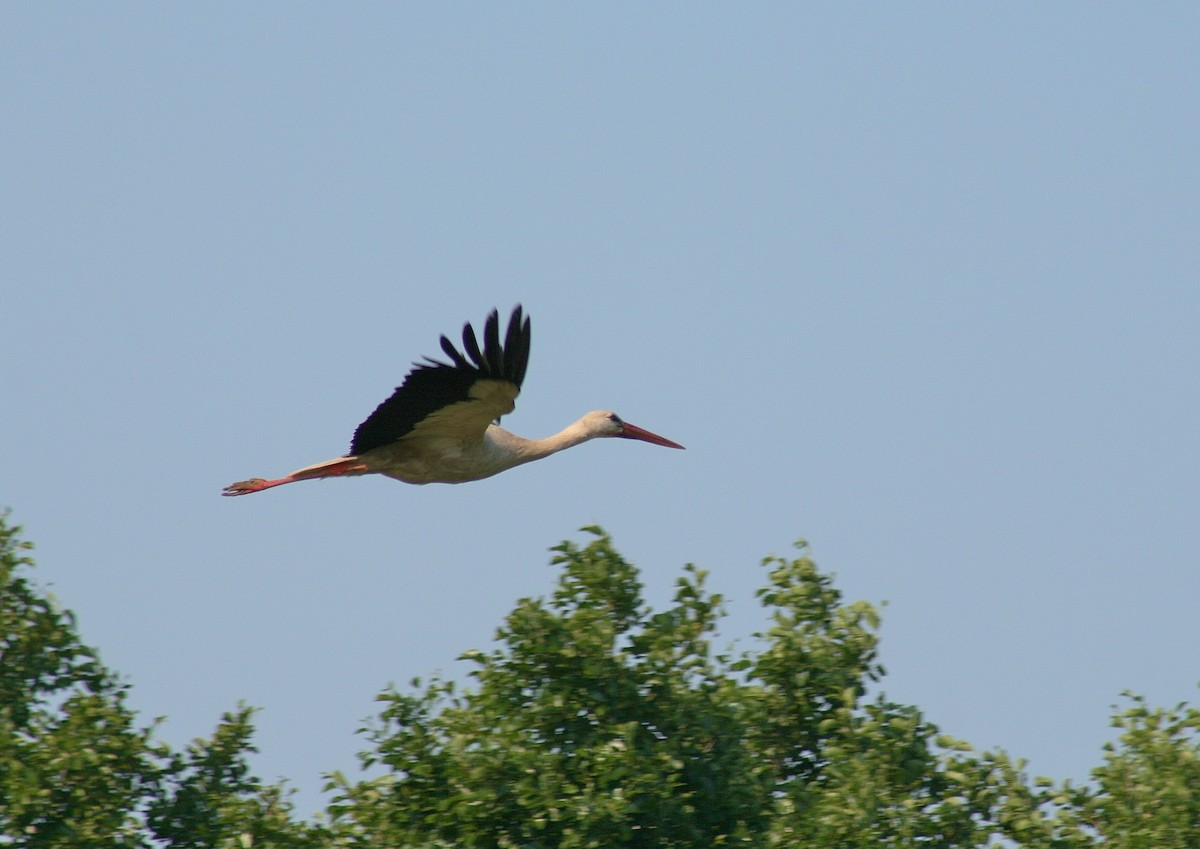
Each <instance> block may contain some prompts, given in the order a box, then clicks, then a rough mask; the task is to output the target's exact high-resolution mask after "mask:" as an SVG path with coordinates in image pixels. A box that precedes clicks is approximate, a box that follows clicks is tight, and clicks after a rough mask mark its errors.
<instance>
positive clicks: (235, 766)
mask: <svg viewBox="0 0 1200 849" xmlns="http://www.w3.org/2000/svg"><path fill="white" fill-rule="evenodd" d="M589 531H590V533H591V539H590V540H589V541H588V542H587V543H586V544H585V545H576V544H573V543H570V542H567V543H563V544H562V545H560V546H558V547H557V548H556V549H555V552H556V553H555V557H554V562H555V564H556V565H558V566H559V567H560V568H561V574H560V577H559V580H558V584H557V587H556V588H555V590H554V592H553V593H552V594H551V596H550V597H549V598H548V599H523V600H521V601H520V602H518V604H517V606H516V608H515V609H514V610H513V612H512V613H511V614H509V616H508V617H507V618H506V620H505V622H504V624H503V625H502V626H501V628H500V629H499V632H498V634H497V643H496V645H495V647H493V648H492V649H491V650H490V651H486V652H485V651H469V652H467V653H466V654H465V655H463V657H464V658H465V659H466V660H468V661H469V662H470V663H471V664H472V667H473V668H472V672H471V676H472V677H473V679H474V680H473V682H472V683H471V685H470V686H469V687H466V688H461V687H458V686H456V685H455V684H454V683H453V682H451V681H447V680H442V679H434V680H433V681H431V682H429V683H426V684H424V685H422V684H421V683H420V682H419V681H414V684H413V686H412V688H410V689H409V690H408V691H406V692H400V691H396V690H391V691H389V692H386V693H384V694H383V695H381V696H380V699H381V701H382V703H383V708H382V710H381V712H380V716H379V717H378V719H377V720H375V721H373V722H372V723H370V724H369V725H368V727H367V728H366V729H364V731H365V734H366V739H367V740H368V741H369V744H370V748H369V750H368V751H367V752H365V753H364V754H363V755H362V759H363V762H364V764H365V765H366V766H368V767H375V768H377V769H379V768H381V769H382V774H381V775H378V776H377V777H373V778H370V779H365V780H357V781H349V780H347V779H346V778H345V777H343V776H340V775H337V774H334V775H333V776H331V779H330V786H331V788H333V789H335V790H336V791H337V793H338V796H337V798H336V799H335V801H334V803H332V804H331V805H330V806H329V809H328V811H327V814H328V823H327V824H315V823H305V822H300V821H297V820H296V819H295V818H294V815H293V810H292V807H291V805H290V803H289V801H288V798H287V792H286V791H285V790H284V789H283V788H282V787H280V786H264V785H263V784H262V783H261V782H260V781H259V780H258V779H257V778H255V777H254V776H253V775H252V774H251V772H250V770H249V767H248V764H247V756H248V755H249V753H251V752H252V751H253V747H252V745H251V738H252V734H253V728H252V725H251V719H252V711H251V710H250V709H249V708H245V707H240V708H238V709H237V710H236V711H234V712H231V713H228V714H226V715H225V716H224V717H222V719H221V721H220V723H219V724H218V725H217V728H216V731H215V732H214V734H213V735H212V736H211V737H210V738H207V739H199V740H195V741H193V742H192V744H190V745H189V746H187V747H186V748H185V749H184V750H182V751H173V750H172V749H171V748H170V747H168V746H166V745H165V744H163V743H161V742H158V741H156V740H155V738H154V727H153V726H150V727H139V726H138V725H137V723H136V721H135V717H134V715H133V714H132V712H131V711H130V710H129V708H128V707H127V706H126V704H125V697H126V694H127V689H126V686H125V685H123V684H121V683H119V682H118V681H117V679H116V678H115V676H114V675H113V674H112V673H111V672H110V671H109V670H107V669H106V668H105V667H104V666H103V664H101V662H100V661H99V659H98V657H97V655H96V653H95V652H94V651H93V650H92V649H90V648H89V647H87V646H85V645H84V644H83V643H82V642H81V641H80V639H79V636H78V634H77V632H76V627H75V622H74V618H73V617H72V615H71V614H70V612H69V611H65V610H62V609H60V608H59V607H57V606H56V605H55V604H54V602H53V600H52V599H50V598H49V597H48V596H47V595H45V594H44V593H42V592H40V591H39V590H38V589H37V587H36V586H35V585H33V584H32V583H31V582H30V580H29V578H28V575H27V573H28V571H29V569H30V567H32V561H31V560H30V559H29V556H28V550H29V546H28V544H26V543H23V542H21V541H20V540H19V538H18V529H15V528H10V527H9V526H8V525H7V522H6V517H5V516H4V515H3V514H0V847H4V846H19V847H39V848H40V847H47V849H49V847H53V849H73V847H116V849H121V847H139V848H140V847H146V849H150V847H155V849H158V847H162V849H174V848H175V847H178V849H183V847H188V849H217V847H221V849H254V847H289V849H290V847H295V849H360V847H373V849H374V847H386V848H387V849H402V847H422V848H424V847H450V846H454V847H466V849H475V848H476V847H487V848H488V849H492V847H495V849H501V848H502V847H522V849H535V847H552V846H553V847H605V849H624V847H689V849H690V847H712V846H718V847H719V846H747V847H756V849H757V847H763V849H768V847H770V848H771V849H774V847H779V849H782V847H788V848H789V849H791V847H800V848H801V849H803V847H822V848H823V849H824V848H825V847H835V848H836V849H843V848H844V849H855V848H856V847H863V849H866V847H872V849H873V848H874V847H880V846H882V847H895V849H899V848H900V847H936V849H951V847H954V848H955V849H957V847H974V846H1000V845H1003V846H1016V847H1028V849H1100V847H1103V849H1184V847H1188V848H1189V849H1190V847H1196V846H1200V711H1197V710H1195V709H1193V708H1190V707H1188V706H1187V705H1178V706H1176V707H1175V708H1174V709H1169V710H1168V709H1160V708H1151V707H1150V706H1148V705H1147V704H1146V703H1145V700H1144V699H1142V698H1140V697H1137V696H1129V704H1128V705H1127V706H1125V707H1124V708H1123V709H1117V710H1114V716H1113V724H1114V727H1115V728H1116V729H1117V731H1118V736H1117V737H1116V739H1114V740H1113V741H1112V742H1111V743H1110V744H1108V745H1107V746H1105V749H1104V752H1103V762H1102V763H1101V765H1100V766H1098V767H1097V768H1096V769H1095V770H1093V773H1092V778H1091V781H1090V782H1088V783H1087V784H1085V785H1081V786H1076V785H1072V784H1071V783H1070V782H1062V783H1057V782H1055V781H1052V780H1050V779H1044V778H1038V779H1033V780H1031V779H1030V778H1029V777H1028V776H1027V775H1026V774H1025V772H1024V763H1023V762H1022V761H1019V760H1017V761H1014V760H1011V759H1010V758H1009V757H1008V756H1007V755H1006V754H1005V753H1003V752H976V751H975V750H973V749H972V748H971V747H970V746H969V745H968V744H967V743H965V742H961V741H957V740H954V739H953V738H951V737H949V736H946V735H944V734H941V733H940V732H939V730H938V729H937V728H936V727H935V726H934V725H933V724H932V723H930V722H929V721H928V720H927V719H926V718H925V717H924V716H923V715H922V714H921V712H920V711H919V710H918V709H917V708H916V707H913V706H910V705H903V704H897V703H895V702H892V701H890V700H889V699H887V698H886V696H885V695H883V694H881V693H879V691H878V684H879V682H880V681H881V679H882V676H883V669H882V668H881V667H880V665H879V663H878V660H877V649H878V634H877V631H878V625H879V616H878V612H877V610H876V609H875V608H874V607H872V606H871V605H869V604H867V603H864V602H854V603H845V602H843V600H842V598H841V595H840V593H839V592H838V591H837V590H836V588H835V587H834V586H833V582H832V579H831V578H830V577H829V576H827V575H824V574H822V573H821V572H820V571H819V570H818V569H817V568H816V566H815V565H814V564H813V562H812V561H811V560H810V559H809V558H808V557H807V556H806V552H805V551H804V550H801V552H800V556H798V557H796V558H794V559H790V560H789V559H782V558H768V559H767V560H766V561H764V565H765V566H766V570H767V579H766V584H765V586H764V587H763V588H762V590H761V591H760V592H759V598H760V601H761V603H762V604H763V606H764V607H765V608H766V611H767V614H768V625H767V627H766V629H765V630H764V631H762V632H761V633H759V634H756V635H754V641H753V645H754V650H753V651H740V652H736V653H735V652H733V651H726V652H718V651H714V650H713V647H712V644H711V643H712V640H713V637H714V635H715V632H716V627H717V624H718V623H719V620H720V617H721V615H722V607H723V603H722V599H721V597H720V596H719V595H717V594H714V593H710V592H709V591H708V590H707V589H706V586H705V577H706V576H705V573H704V572H703V571H702V570H700V569H697V568H695V567H693V566H687V567H685V569H684V572H683V575H682V576H681V577H680V578H679V579H678V581H677V584H676V588H675V594H674V599H673V601H672V602H671V605H670V606H669V607H668V608H667V609H666V610H663V611H658V612H656V611H654V610H652V609H650V608H649V607H648V606H647V605H646V604H645V603H644V602H643V600H642V588H641V584H640V583H639V580H638V575H637V571H636V569H634V567H633V566H632V565H631V564H630V563H628V562H627V561H625V560H624V559H623V558H622V557H621V556H620V555H619V554H618V553H617V552H616V550H615V549H614V548H613V545H612V542H611V540H610V539H609V538H608V537H607V536H606V535H605V534H604V533H603V532H601V531H600V530H599V529H596V528H592V529H589Z"/></svg>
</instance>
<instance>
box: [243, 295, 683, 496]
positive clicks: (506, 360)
mask: <svg viewBox="0 0 1200 849" xmlns="http://www.w3.org/2000/svg"><path fill="white" fill-rule="evenodd" d="M521 317H522V316H521V307H520V306H518V307H517V308H516V309H515V310H513V315H512V318H511V319H510V321H509V327H508V333H507V334H506V340H505V344H504V345H503V346H502V345H501V344H500V341H499V327H498V322H499V319H498V316H497V314H496V312H495V311H493V312H492V313H491V315H490V316H489V317H488V321H487V324H486V326H485V331H484V347H483V348H482V349H480V347H479V345H478V342H477V340H476V338H475V333H474V330H473V329H472V328H471V326H470V325H469V324H468V325H466V326H465V327H464V328H463V347H464V349H465V350H466V352H467V354H468V356H469V357H470V360H468V359H467V357H464V356H463V355H462V354H461V353H460V352H459V351H458V350H457V349H456V348H455V347H454V346H453V344H452V343H450V341H449V340H448V339H446V337H445V336H443V337H442V340H441V341H442V350H443V351H445V352H446V354H447V355H448V356H449V357H450V359H451V360H452V361H453V363H441V362H438V361H435V360H430V361H428V363H419V364H418V365H417V366H416V368H415V369H413V371H412V372H410V373H409V375H408V377H407V378H406V379H405V382H404V384H403V385H402V386H400V387H399V388H397V390H396V392H395V393H394V394H393V395H392V397H391V398H389V399H388V400H386V401H384V402H383V403H382V404H380V405H379V407H378V408H377V409H376V410H375V412H374V413H372V414H371V416H370V417H369V418H368V419H367V420H366V421H365V422H363V423H362V424H361V425H360V426H359V428H358V430H357V431H356V432H355V435H354V441H353V443H352V445H351V453H349V454H346V455H343V456H341V457H334V458H333V459H331V460H325V461H323V462H320V463H314V464H313V465H311V466H305V467H304V468H302V469H297V470H296V471H294V472H292V473H291V474H289V475H285V476H284V477H282V478H278V479H276V480H265V479H263V478H250V479H249V480H245V481H240V482H238V483H235V484H231V485H230V486H227V487H226V488H225V492H224V494H225V495H247V494H249V493H252V492H261V491H262V490H264V489H269V488H271V487H274V486H279V485H281V484H285V483H293V482H295V481H301V480H311V479H314V478H327V477H355V476H358V475H369V474H381V475H385V476H387V477H390V478H394V479H396V480H398V481H402V482H404V483H411V484H427V483H465V482H467V481H474V480H481V479H483V478H489V477H491V476H492V475H496V474H499V473H500V472H503V471H506V470H508V469H511V468H513V467H514V466H520V465H522V464H524V463H530V462H533V461H534V460H540V459H542V458H543V457H548V456H550V455H551V454H555V453H557V452H559V451H563V450H565V449H567V448H571V447H572V446H575V445H579V444H580V443H582V442H587V441H588V440H590V439H596V438H597V437H614V436H615V437H622V438H625V439H638V440H641V441H643V442H650V443H652V444H655V445H663V446H666V447H669V448H682V447H683V446H682V445H679V444H677V443H675V442H672V441H671V440H669V439H665V438H663V437H661V436H658V435H656V434H653V433H650V432H649V431H647V430H643V429H642V428H639V427H636V426H635V425H631V424H627V423H626V422H623V421H622V420H621V419H620V417H619V416H617V415H616V413H611V412H609V411H607V410H596V411H593V412H591V413H588V414H587V415H585V416H583V417H582V418H581V419H579V420H578V421H576V422H574V423H573V424H571V425H568V426H567V427H566V428H564V429H563V430H562V431H560V432H559V433H557V434H555V435H554V436H550V437H547V438H545V439H525V438H524V437H521V436H517V435H516V434H515V433H511V432H509V431H507V430H505V429H504V428H502V427H500V426H499V425H497V424H496V423H495V422H496V421H497V420H499V418H500V417H501V416H503V415H507V414H508V413H511V412H512V411H513V408H514V406H515V403H516V398H517V395H518V394H519V393H520V391H521V382H522V380H523V379H524V375H525V367H526V365H527V362H528V356H529V338H530V334H529V320H528V319H525V321H524V323H522V321H521Z"/></svg>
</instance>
